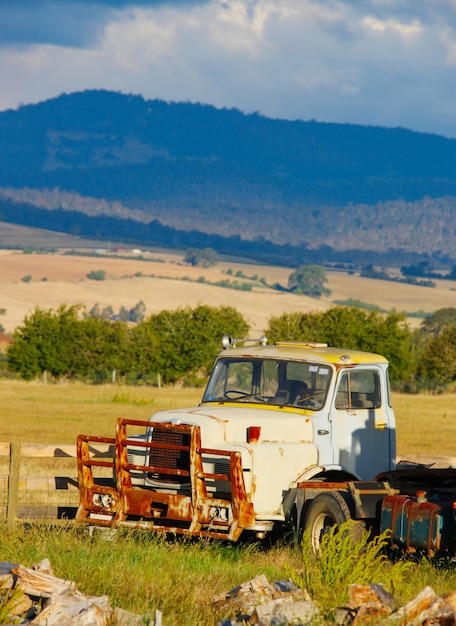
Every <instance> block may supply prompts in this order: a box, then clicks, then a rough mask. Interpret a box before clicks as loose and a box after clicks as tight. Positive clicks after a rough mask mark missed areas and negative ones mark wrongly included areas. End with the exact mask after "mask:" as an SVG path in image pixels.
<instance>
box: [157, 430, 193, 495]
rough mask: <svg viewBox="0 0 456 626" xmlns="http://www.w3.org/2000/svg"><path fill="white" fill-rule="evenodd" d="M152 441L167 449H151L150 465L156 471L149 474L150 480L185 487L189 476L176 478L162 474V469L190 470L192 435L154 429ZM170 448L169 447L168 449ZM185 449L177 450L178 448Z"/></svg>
mask: <svg viewBox="0 0 456 626" xmlns="http://www.w3.org/2000/svg"><path fill="white" fill-rule="evenodd" d="M151 441H152V442H153V443H158V444H165V447H159V448H151V449H150V452H149V461H148V465H150V466H151V467H153V468H154V470H155V471H153V472H150V473H149V474H148V478H149V479H150V480H154V481H155V480H159V481H164V482H166V483H168V484H169V483H171V484H175V485H176V486H178V485H183V484H187V483H188V482H189V480H190V479H189V477H188V476H175V475H170V474H165V473H162V472H160V468H163V469H171V470H184V471H187V472H188V471H189V470H190V434H189V433H185V432H182V431H172V430H170V429H169V428H166V429H161V428H159V427H154V429H153V430H152V437H151ZM168 446H169V447H168ZM177 446H179V447H184V449H183V450H182V449H176V447H177Z"/></svg>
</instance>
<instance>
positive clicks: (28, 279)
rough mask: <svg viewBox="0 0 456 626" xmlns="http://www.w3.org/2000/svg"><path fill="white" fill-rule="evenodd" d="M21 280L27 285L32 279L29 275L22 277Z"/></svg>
mask: <svg viewBox="0 0 456 626" xmlns="http://www.w3.org/2000/svg"><path fill="white" fill-rule="evenodd" d="M21 280H22V282H23V283H29V282H30V281H31V280H32V277H31V275H30V274H27V276H23V277H22V278H21Z"/></svg>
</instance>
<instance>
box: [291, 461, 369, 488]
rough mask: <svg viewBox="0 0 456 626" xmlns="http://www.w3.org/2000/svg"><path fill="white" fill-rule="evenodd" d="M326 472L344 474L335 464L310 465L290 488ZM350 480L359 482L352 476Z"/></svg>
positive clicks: (343, 470)
mask: <svg viewBox="0 0 456 626" xmlns="http://www.w3.org/2000/svg"><path fill="white" fill-rule="evenodd" d="M328 472H332V473H333V472H339V473H344V474H346V469H345V468H344V467H343V466H342V465H335V464H332V465H311V466H310V467H308V468H307V469H306V470H304V472H302V474H299V476H298V477H297V478H296V480H294V481H293V483H292V484H291V485H290V488H293V487H297V486H298V484H299V483H303V482H306V481H308V480H312V478H314V477H315V476H318V474H325V473H328ZM352 480H359V478H358V477H357V476H353V478H352Z"/></svg>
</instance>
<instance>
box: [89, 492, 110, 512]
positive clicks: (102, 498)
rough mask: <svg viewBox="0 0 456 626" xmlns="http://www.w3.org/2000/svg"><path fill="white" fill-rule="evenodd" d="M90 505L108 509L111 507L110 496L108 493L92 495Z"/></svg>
mask: <svg viewBox="0 0 456 626" xmlns="http://www.w3.org/2000/svg"><path fill="white" fill-rule="evenodd" d="M92 504H93V505H94V506H99V507H103V508H104V509H110V508H111V507H112V505H113V500H112V496H111V494H109V493H94V494H93V495H92Z"/></svg>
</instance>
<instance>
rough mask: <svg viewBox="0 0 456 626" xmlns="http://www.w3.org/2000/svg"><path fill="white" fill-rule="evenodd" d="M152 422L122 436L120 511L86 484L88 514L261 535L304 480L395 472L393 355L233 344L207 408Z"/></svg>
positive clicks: (282, 514) (219, 363) (218, 365)
mask: <svg viewBox="0 0 456 626" xmlns="http://www.w3.org/2000/svg"><path fill="white" fill-rule="evenodd" d="M227 343H231V344H233V341H231V342H227ZM124 422H125V423H127V421H124ZM144 426H145V429H144V434H143V435H140V436H138V435H136V436H134V437H131V438H128V437H127V436H126V435H125V434H122V435H119V434H118V436H117V438H116V447H117V451H116V473H117V485H116V488H115V490H114V491H112V492H109V493H110V499H111V505H110V507H111V510H109V507H104V508H103V507H102V506H100V502H101V500H102V498H101V497H98V499H96V498H95V496H94V495H93V494H94V493H95V492H94V489H95V488H94V487H93V485H92V486H90V488H89V483H90V480H89V481H87V480H86V481H85V483H86V490H85V492H84V495H83V493H82V492H81V502H82V501H84V506H83V505H82V504H81V507H80V512H79V517H80V518H84V519H87V518H88V519H89V520H97V519H100V520H101V523H104V521H105V522H106V523H107V524H109V523H121V522H127V521H128V519H129V518H134V519H135V521H136V522H137V523H149V524H150V525H151V526H152V527H153V526H156V527H157V528H164V529H169V530H176V529H177V530H178V531H179V532H181V531H182V532H189V533H193V534H204V533H205V532H206V533H207V534H211V530H210V528H212V526H213V525H214V524H215V525H217V524H218V525H219V526H223V525H226V526H227V528H228V530H227V533H228V538H230V539H233V538H237V536H238V535H239V533H240V532H241V531H242V530H249V531H254V532H256V533H258V534H259V535H260V534H261V533H264V532H267V531H270V530H272V527H273V525H274V524H275V523H276V522H277V521H283V520H285V518H286V516H287V514H288V513H289V508H290V499H289V498H287V494H290V493H292V492H293V490H294V489H296V488H297V487H298V486H299V485H300V484H301V483H303V482H308V481H315V482H316V484H318V483H319V482H325V481H328V482H331V483H337V482H343V481H373V480H374V478H375V477H376V475H377V474H379V473H381V472H386V471H388V470H393V469H394V468H395V444H396V441H395V434H396V426H395V418H394V412H393V409H392V407H391V402H390V391H389V383H388V362H387V360H386V359H385V358H384V357H382V356H380V355H376V354H371V353H365V352H359V351H353V350H343V349H336V348H328V347H327V346H326V345H322V344H305V343H294V342H278V343H276V344H275V345H264V342H263V343H262V345H255V346H247V345H246V346H244V347H228V348H226V349H224V350H222V352H221V353H220V354H219V356H218V357H217V360H216V362H215V365H214V370H213V373H212V375H211V378H210V380H209V383H208V386H207V388H206V391H205V393H204V395H203V399H202V402H201V404H200V405H199V406H198V407H195V408H187V409H179V410H171V411H163V412H159V413H156V414H155V415H153V416H151V418H150V420H149V424H148V425H146V423H144ZM122 432H123V431H122ZM119 438H120V439H119ZM113 441H114V440H113ZM86 466H87V464H86ZM195 468H196V469H195ZM135 490H136V491H135ZM201 490H202V491H201ZM95 491H96V489H95ZM97 493H98V492H97ZM106 493H107V492H106ZM90 498H92V503H93V502H94V500H95V501H96V503H97V506H98V508H97V506H95V508H92V509H91V508H90ZM107 500H108V499H106V501H107ZM239 503H240V504H239ZM239 507H240V508H239ZM182 511H183V512H182ZM198 511H199V512H198ZM239 511H241V513H240V512H239ZM148 516H149V518H150V519H147V518H148ZM190 518H191V519H190ZM103 520H104V521H103ZM95 523H96V522H95ZM181 527H182V528H183V530H181ZM234 527H236V528H235V530H233V528H234ZM230 529H231V530H230ZM219 530H220V528H219ZM222 532H224V531H222Z"/></svg>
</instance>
